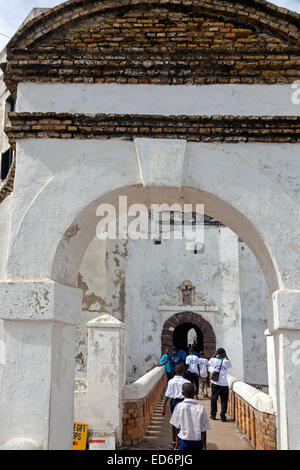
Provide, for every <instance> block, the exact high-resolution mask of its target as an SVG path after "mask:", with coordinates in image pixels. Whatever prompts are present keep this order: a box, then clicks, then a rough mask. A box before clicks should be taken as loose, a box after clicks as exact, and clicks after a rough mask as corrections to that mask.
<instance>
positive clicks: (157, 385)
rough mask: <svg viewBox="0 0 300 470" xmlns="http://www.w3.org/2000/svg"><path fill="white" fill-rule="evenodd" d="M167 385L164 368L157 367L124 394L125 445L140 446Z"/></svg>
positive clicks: (125, 389) (129, 386)
mask: <svg viewBox="0 0 300 470" xmlns="http://www.w3.org/2000/svg"><path fill="white" fill-rule="evenodd" d="M166 384H167V379H166V374H165V372H164V368H163V367H155V369H153V370H151V371H150V372H148V373H147V374H146V375H144V376H143V377H141V378H140V379H138V380H137V381H136V382H134V383H133V384H131V385H126V386H125V387H124V392H123V444H124V445H127V446H130V445H136V444H138V443H139V442H140V441H141V440H142V439H143V437H144V435H145V433H146V430H147V427H148V425H149V424H150V421H151V418H152V415H153V412H154V410H155V408H156V405H157V403H158V401H159V399H160V398H161V396H162V394H163V392H164V391H165V388H166Z"/></svg>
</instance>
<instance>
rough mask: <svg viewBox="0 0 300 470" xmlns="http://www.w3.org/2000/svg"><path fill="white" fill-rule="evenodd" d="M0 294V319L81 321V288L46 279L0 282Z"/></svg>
mask: <svg viewBox="0 0 300 470" xmlns="http://www.w3.org/2000/svg"><path fill="white" fill-rule="evenodd" d="M0 297H1V318H2V319H3V320H15V321H16V320H22V321H23V320H34V321H38V320H40V321H57V322H59V323H66V324H69V325H78V324H79V323H80V321H81V302H82V291H81V290H80V289H76V288H74V287H67V286H63V285H61V284H58V283H57V282H54V281H51V280H50V279H49V280H43V281H24V282H23V281H20V282H16V281H8V282H0Z"/></svg>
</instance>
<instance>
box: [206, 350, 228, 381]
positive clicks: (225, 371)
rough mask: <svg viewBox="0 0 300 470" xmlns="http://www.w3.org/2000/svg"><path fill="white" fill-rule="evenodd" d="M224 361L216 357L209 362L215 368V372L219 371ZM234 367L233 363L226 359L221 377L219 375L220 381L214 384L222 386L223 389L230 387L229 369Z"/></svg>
mask: <svg viewBox="0 0 300 470" xmlns="http://www.w3.org/2000/svg"><path fill="white" fill-rule="evenodd" d="M221 362H222V359H217V358H216V357H212V358H211V359H210V360H209V362H208V363H209V365H210V366H212V367H213V369H214V371H215V370H216V371H218V370H219V369H220V366H221ZM231 367H232V364H231V362H230V361H229V359H224V360H223V362H222V367H221V370H220V375H219V380H218V382H215V381H214V380H212V383H213V384H215V385H221V386H222V387H228V380H227V374H228V369H230V368H231Z"/></svg>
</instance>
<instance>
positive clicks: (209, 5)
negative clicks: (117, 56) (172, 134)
mask: <svg viewBox="0 0 300 470" xmlns="http://www.w3.org/2000/svg"><path fill="white" fill-rule="evenodd" d="M186 3H187V2H186V1H185V0H181V1H178V0H165V1H164V2H163V5H162V4H161V1H160V0H147V1H146V2H145V0H136V1H135V2H134V5H132V0H122V2H120V0H111V1H106V2H99V1H98V0H69V1H66V2H64V3H62V4H60V5H57V6H55V7H53V8H50V9H48V10H47V11H45V12H43V13H42V14H41V15H39V16H37V17H36V18H34V19H32V20H31V21H29V22H27V23H25V25H24V26H23V27H22V28H20V29H19V30H18V31H17V32H16V33H15V35H14V36H13V38H12V39H11V41H10V42H9V43H8V47H9V49H10V50H12V49H15V48H16V49H17V48H26V47H28V46H30V45H31V44H33V43H34V42H36V41H37V40H41V38H42V37H44V36H46V35H48V34H49V33H51V32H53V31H55V30H58V29H64V28H67V27H68V26H71V25H72V24H73V23H74V22H75V21H77V20H78V18H89V17H93V16H95V15H97V14H101V15H105V14H109V13H114V14H115V15H117V14H118V13H120V14H122V13H123V12H126V11H128V9H132V8H134V9H135V10H138V9H140V8H144V9H146V10H148V9H151V8H155V9H158V8H165V9H170V10H174V11H176V12H178V11H180V10H182V9H184V10H189V11H196V12H197V11H200V12H203V13H207V14H213V15H214V16H215V17H216V18H218V17H219V16H220V15H221V16H222V17H226V18H228V19H230V18H231V19H238V20H240V21H241V22H242V23H244V24H247V25H255V27H259V28H260V29H262V30H263V31H270V32H272V33H274V34H275V35H276V36H277V37H281V38H284V39H285V40H287V41H288V42H290V43H297V42H298V43H299V33H300V31H299V14H297V13H295V12H293V11H289V10H287V9H285V8H280V7H278V6H276V5H273V4H271V3H267V2H266V3H263V2H262V1H261V0H240V1H239V2H238V3H237V2H236V1H235V0H215V1H214V2H212V1H211V0H191V1H190V2H188V3H189V4H188V5H187V4H186Z"/></svg>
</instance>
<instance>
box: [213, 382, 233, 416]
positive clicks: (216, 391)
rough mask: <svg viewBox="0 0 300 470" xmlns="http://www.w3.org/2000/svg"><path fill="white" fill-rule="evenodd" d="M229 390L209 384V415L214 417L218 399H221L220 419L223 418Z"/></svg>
mask: <svg viewBox="0 0 300 470" xmlns="http://www.w3.org/2000/svg"><path fill="white" fill-rule="evenodd" d="M228 395H229V388H228V387H223V386H221V385H216V384H213V383H212V384H211V415H212V416H216V414H217V411H218V397H219V396H220V397H221V418H225V416H226V412H227V404H228Z"/></svg>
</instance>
